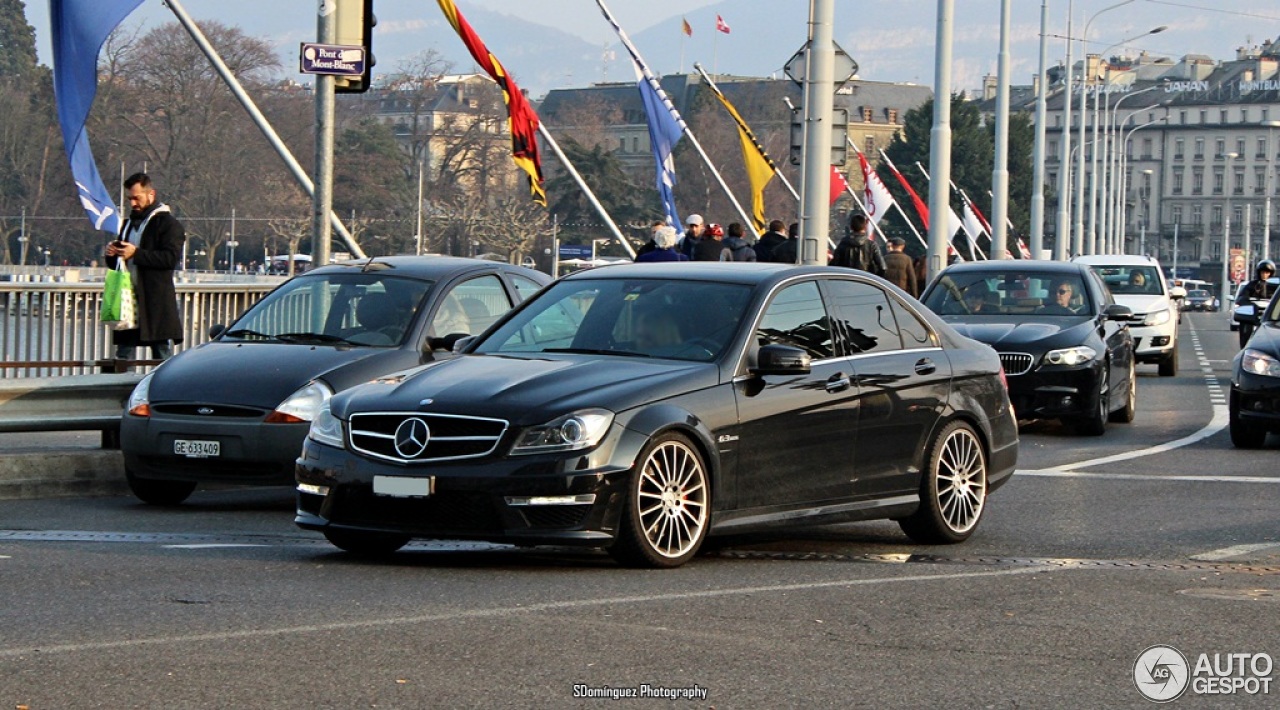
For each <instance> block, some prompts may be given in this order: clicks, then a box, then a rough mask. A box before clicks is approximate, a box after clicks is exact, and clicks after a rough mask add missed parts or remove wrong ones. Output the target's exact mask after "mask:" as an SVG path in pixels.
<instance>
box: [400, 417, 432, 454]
mask: <svg viewBox="0 0 1280 710" xmlns="http://www.w3.org/2000/svg"><path fill="white" fill-rule="evenodd" d="M430 440H431V429H430V428H429V427H428V426H427V423H426V422H425V421H423V420H421V419H419V418H418V417H410V418H409V419H406V420H404V421H403V422H400V426H398V427H396V453H398V454H400V456H401V457H402V458H406V459H413V458H417V457H419V456H421V455H422V452H423V451H426V450H427V442H428V441H430Z"/></svg>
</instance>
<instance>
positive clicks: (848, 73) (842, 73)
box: [782, 40, 858, 89]
mask: <svg viewBox="0 0 1280 710" xmlns="http://www.w3.org/2000/svg"><path fill="white" fill-rule="evenodd" d="M831 46H832V47H833V48H835V50H836V61H835V68H834V70H833V71H832V73H831V76H832V77H833V78H834V79H835V84H836V88H837V89H839V88H840V87H842V86H844V85H845V84H847V83H848V82H849V80H850V79H853V77H855V76H857V74H858V63H857V62H855V61H854V60H853V57H850V56H849V53H848V52H846V51H844V49H843V48H842V47H841V46H840V45H838V44H836V43H835V41H834V40H833V41H832V42H831ZM808 48H809V43H808V42H805V43H804V46H803V47H801V48H800V49H799V50H798V51H797V52H796V53H795V54H793V55H792V56H791V58H790V59H788V60H787V64H786V66H784V67H783V68H782V70H783V71H784V72H786V74H787V76H788V77H790V78H791V80H792V81H794V82H795V83H797V84H799V85H801V86H804V68H805V56H804V55H805V50H806V49H808Z"/></svg>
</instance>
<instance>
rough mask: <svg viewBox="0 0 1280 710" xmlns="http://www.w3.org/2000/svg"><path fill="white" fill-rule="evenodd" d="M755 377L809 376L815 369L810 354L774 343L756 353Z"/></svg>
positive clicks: (753, 370)
mask: <svg viewBox="0 0 1280 710" xmlns="http://www.w3.org/2000/svg"><path fill="white" fill-rule="evenodd" d="M750 369H751V374H753V375H807V374H809V372H810V370H812V369H813V358H811V357H809V353H807V352H805V351H803V350H801V349H800V348H797V347H793V346H791V345H779V344H777V343H773V344H770V345H765V346H762V347H761V348H760V350H759V351H757V352H756V364H755V365H754V366H753V367H751V368H750Z"/></svg>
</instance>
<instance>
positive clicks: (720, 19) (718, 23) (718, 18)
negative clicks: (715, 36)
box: [716, 15, 729, 34]
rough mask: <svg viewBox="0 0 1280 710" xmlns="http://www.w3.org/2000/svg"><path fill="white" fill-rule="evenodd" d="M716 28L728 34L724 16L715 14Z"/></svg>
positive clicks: (727, 25) (727, 24)
mask: <svg viewBox="0 0 1280 710" xmlns="http://www.w3.org/2000/svg"><path fill="white" fill-rule="evenodd" d="M716 30H718V31H720V32H723V33H725V34H729V23H727V22H725V21H724V18H723V17H721V16H719V15H716Z"/></svg>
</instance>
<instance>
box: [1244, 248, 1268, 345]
mask: <svg viewBox="0 0 1280 710" xmlns="http://www.w3.org/2000/svg"><path fill="white" fill-rule="evenodd" d="M1275 275H1276V265H1275V263H1274V262H1272V261H1271V260H1270V259H1263V260H1262V261H1259V262H1258V266H1257V267H1256V268H1255V270H1254V279H1253V280H1252V281H1250V282H1249V283H1247V284H1245V285H1243V286H1241V287H1240V291H1239V293H1237V294H1236V305H1237V306H1247V305H1251V304H1253V303H1254V302H1256V301H1260V302H1261V303H1260V304H1259V305H1258V309H1259V310H1258V311H1257V313H1258V315H1261V309H1265V308H1266V304H1267V303H1268V302H1270V301H1271V297H1272V296H1273V295H1274V294H1275V292H1276V286H1275V284H1272V283H1269V280H1270V279H1271V278H1272V277H1273V276H1275ZM1253 327H1254V326H1253V324H1252V323H1244V322H1242V323H1240V347H1242V348H1243V347H1244V346H1245V343H1247V342H1249V338H1250V336H1252V335H1253Z"/></svg>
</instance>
